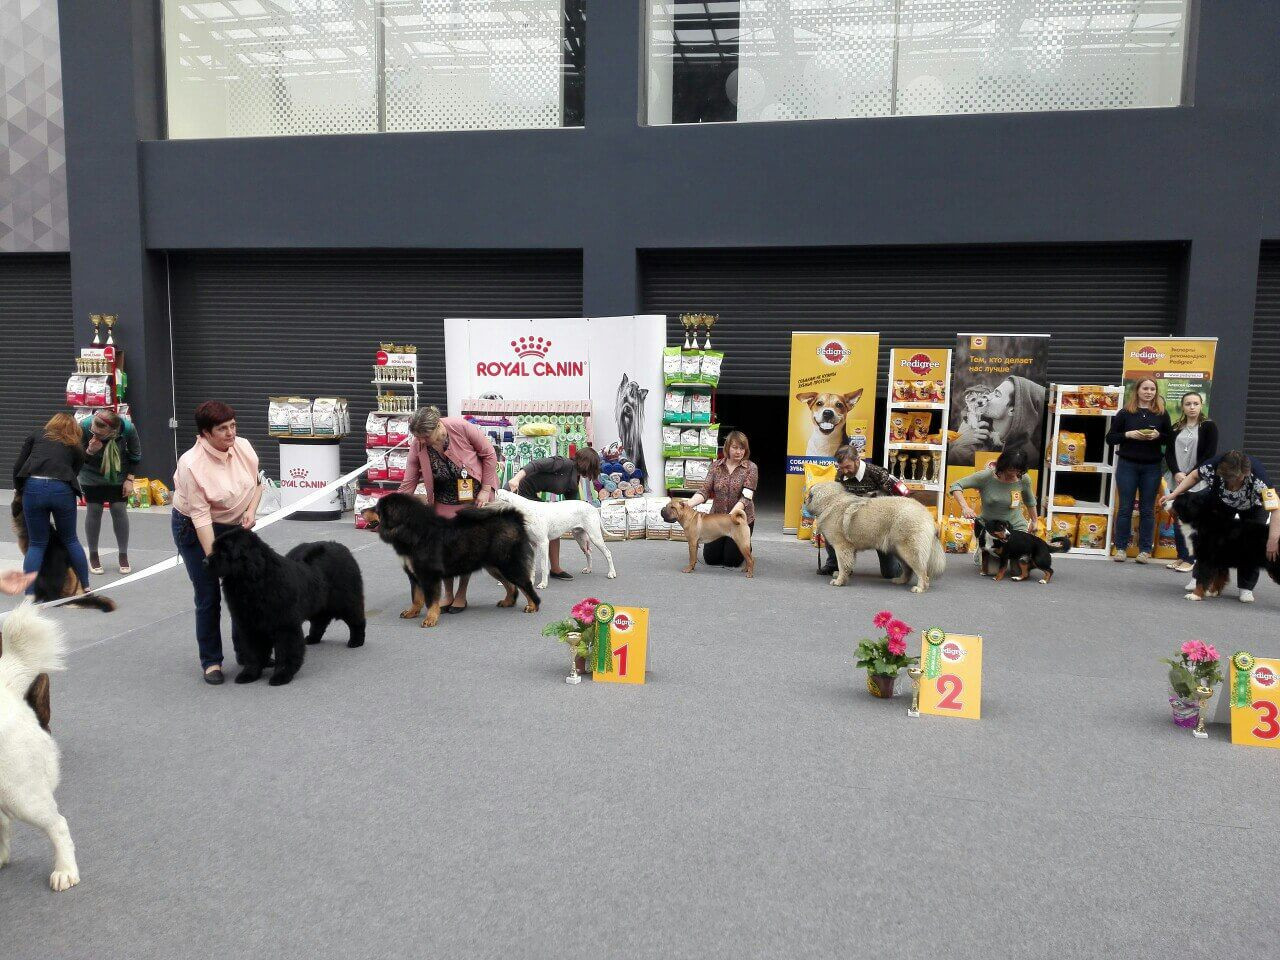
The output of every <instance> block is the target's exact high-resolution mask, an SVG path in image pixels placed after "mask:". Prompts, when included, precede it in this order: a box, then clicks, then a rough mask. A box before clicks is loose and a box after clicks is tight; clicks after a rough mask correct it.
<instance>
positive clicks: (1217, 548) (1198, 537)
mask: <svg viewBox="0 0 1280 960" xmlns="http://www.w3.org/2000/svg"><path fill="white" fill-rule="evenodd" d="M1173 510H1174V513H1176V514H1177V516H1178V520H1179V522H1181V523H1185V524H1186V525H1187V526H1189V527H1190V528H1191V530H1192V534H1191V544H1192V547H1193V549H1194V550H1195V556H1196V588H1195V591H1194V592H1192V593H1188V594H1187V598H1188V599H1193V598H1194V599H1196V600H1203V599H1204V598H1205V597H1207V596H1208V597H1216V596H1218V595H1219V594H1220V593H1222V589H1223V587H1225V586H1226V585H1227V580H1228V579H1229V578H1230V576H1231V571H1232V570H1238V571H1239V572H1240V573H1241V574H1248V573H1256V572H1257V571H1259V570H1266V571H1267V575H1268V576H1269V577H1271V579H1272V580H1274V581H1276V582H1277V583H1280V561H1277V560H1268V559H1267V535H1268V532H1269V531H1268V528H1267V525H1266V524H1265V523H1254V522H1251V521H1247V520H1241V519H1240V518H1239V517H1237V516H1236V513H1235V511H1234V510H1232V509H1231V508H1230V507H1228V506H1227V505H1226V504H1224V503H1223V502H1222V501H1221V500H1219V499H1218V498H1217V497H1216V496H1215V495H1214V494H1213V492H1212V491H1209V490H1200V491H1198V492H1196V493H1184V494H1181V495H1180V496H1179V497H1178V499H1177V500H1175V501H1174V502H1173Z"/></svg>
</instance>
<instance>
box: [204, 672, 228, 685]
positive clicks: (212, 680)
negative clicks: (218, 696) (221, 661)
mask: <svg viewBox="0 0 1280 960" xmlns="http://www.w3.org/2000/svg"><path fill="white" fill-rule="evenodd" d="M226 679H227V678H226V677H224V676H223V675H222V668H221V667H219V668H218V669H217V670H210V671H209V672H208V673H206V674H205V675H204V682H205V683H207V684H209V685H210V686H213V687H219V686H222V684H223V682H224V681H225V680H226Z"/></svg>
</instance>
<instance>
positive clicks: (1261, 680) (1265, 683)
mask: <svg viewBox="0 0 1280 960" xmlns="http://www.w3.org/2000/svg"><path fill="white" fill-rule="evenodd" d="M1253 682H1254V683H1256V684H1257V685H1258V686H1260V687H1263V688H1265V689H1267V690H1270V689H1271V688H1272V687H1274V686H1275V685H1276V674H1275V671H1274V670H1272V669H1271V668H1270V667H1266V666H1263V667H1255V668H1254V671H1253Z"/></svg>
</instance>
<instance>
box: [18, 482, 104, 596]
mask: <svg viewBox="0 0 1280 960" xmlns="http://www.w3.org/2000/svg"><path fill="white" fill-rule="evenodd" d="M9 509H10V512H11V514H12V517H13V533H14V536H15V537H17V540H18V549H19V550H21V551H22V552H23V553H24V554H25V553H26V552H27V547H29V546H30V545H31V541H30V539H29V537H28V536H27V521H26V519H25V518H24V517H23V515H22V494H21V493H20V492H18V491H16V490H15V491H14V493H13V502H12V504H11V506H10V508H9ZM34 586H35V601H36V603H48V602H49V601H50V600H61V599H62V598H63V597H75V598H76V599H74V600H69V601H68V603H72V604H74V605H75V606H78V607H92V608H93V609H95V610H101V611H102V612H103V613H110V612H111V611H113V610H114V609H115V608H116V602H115V601H114V600H112V599H111V598H110V597H104V596H102V594H98V593H94V594H89V595H88V596H82V594H84V593H85V586H84V584H83V583H81V582H80V578H79V577H77V576H76V572H75V570H74V569H73V568H72V566H71V554H69V553H68V552H67V548H66V547H65V546H63V545H62V541H61V540H59V539H58V537H57V534H54V535H52V536H50V537H49V545H48V546H47V547H45V548H44V560H42V561H41V563H40V570H39V572H37V574H36V582H35V584H34Z"/></svg>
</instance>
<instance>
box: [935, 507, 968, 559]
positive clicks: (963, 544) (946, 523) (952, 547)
mask: <svg viewBox="0 0 1280 960" xmlns="http://www.w3.org/2000/svg"><path fill="white" fill-rule="evenodd" d="M942 549H943V552H944V553H968V552H969V551H970V550H972V549H973V521H972V520H966V519H965V518H964V517H952V516H947V517H946V518H945V519H944V520H943V521H942Z"/></svg>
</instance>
